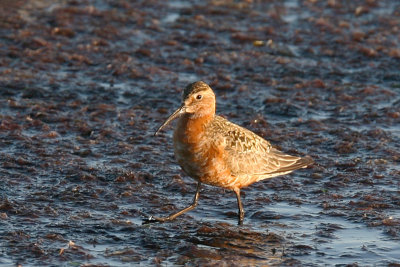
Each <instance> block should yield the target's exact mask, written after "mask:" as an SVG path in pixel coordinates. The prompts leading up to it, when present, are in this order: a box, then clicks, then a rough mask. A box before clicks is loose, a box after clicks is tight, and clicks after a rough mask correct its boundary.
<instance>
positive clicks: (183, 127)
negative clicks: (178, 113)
mask: <svg viewBox="0 0 400 267" xmlns="http://www.w3.org/2000/svg"><path fill="white" fill-rule="evenodd" d="M214 116H215V114H207V115H206V114H201V115H199V114H185V115H183V116H182V117H181V118H179V121H178V125H177V128H176V130H177V132H176V134H177V135H178V136H177V137H178V138H179V139H181V140H187V141H188V142H190V143H192V142H198V141H199V138H201V136H202V135H203V133H204V131H205V128H206V127H207V125H208V124H209V123H210V122H211V121H212V120H213V119H214Z"/></svg>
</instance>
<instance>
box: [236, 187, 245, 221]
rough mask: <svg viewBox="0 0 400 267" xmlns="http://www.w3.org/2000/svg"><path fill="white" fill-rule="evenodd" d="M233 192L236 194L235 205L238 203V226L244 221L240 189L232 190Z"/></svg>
mask: <svg viewBox="0 0 400 267" xmlns="http://www.w3.org/2000/svg"><path fill="white" fill-rule="evenodd" d="M233 191H234V192H235V194H236V198H237V203H238V209H239V214H238V215H239V222H238V224H239V225H242V224H243V219H244V210H243V206H242V201H241V200H240V189H239V188H235V189H233Z"/></svg>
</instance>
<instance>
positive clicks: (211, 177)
mask: <svg viewBox="0 0 400 267" xmlns="http://www.w3.org/2000/svg"><path fill="white" fill-rule="evenodd" d="M211 121H212V119H210V118H207V117H204V118H197V119H190V117H188V116H186V117H185V116H183V117H182V118H180V119H179V121H178V125H177V127H176V129H175V132H174V152H175V158H176V160H177V161H178V163H179V165H180V166H181V167H182V169H183V170H184V171H185V172H186V174H188V175H189V176H191V177H192V178H194V179H196V180H198V181H201V182H202V183H206V184H210V185H216V186H220V187H227V184H228V180H229V178H230V176H231V175H230V170H229V168H227V166H226V163H225V157H226V155H225V149H224V147H225V145H224V142H223V140H221V138H220V137H219V136H210V132H209V131H208V128H207V126H208V125H209V123H210V122H211Z"/></svg>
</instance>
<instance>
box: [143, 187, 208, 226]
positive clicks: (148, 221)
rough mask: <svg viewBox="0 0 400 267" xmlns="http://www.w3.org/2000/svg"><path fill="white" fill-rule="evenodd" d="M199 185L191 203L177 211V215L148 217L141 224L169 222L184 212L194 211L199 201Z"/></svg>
mask: <svg viewBox="0 0 400 267" xmlns="http://www.w3.org/2000/svg"><path fill="white" fill-rule="evenodd" d="M200 185H201V183H200V182H199V183H198V184H197V189H196V194H195V195H194V198H193V203H192V204H191V205H190V206H189V207H187V208H184V209H183V210H180V211H178V212H177V213H173V214H171V215H169V216H168V217H154V216H150V218H148V219H147V220H145V221H144V222H143V223H144V224H146V223H152V222H166V221H171V220H173V219H175V218H176V217H178V216H180V215H182V214H184V213H185V212H188V211H190V210H192V209H194V208H195V207H196V206H197V202H198V200H199V195H200Z"/></svg>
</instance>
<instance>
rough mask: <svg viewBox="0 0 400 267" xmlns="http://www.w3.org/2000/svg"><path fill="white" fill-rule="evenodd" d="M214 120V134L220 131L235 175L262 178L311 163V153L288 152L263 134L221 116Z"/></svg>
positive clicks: (226, 159) (227, 162) (219, 133)
mask: <svg viewBox="0 0 400 267" xmlns="http://www.w3.org/2000/svg"><path fill="white" fill-rule="evenodd" d="M214 121H215V123H214V125H213V127H214V133H213V135H214V137H215V136H218V135H220V138H219V140H223V142H224V146H225V151H226V158H225V161H226V164H227V166H228V168H229V169H230V170H231V173H232V175H234V176H241V175H246V176H259V178H260V179H263V178H268V177H274V176H277V175H280V174H285V173H289V172H292V171H294V170H296V169H299V168H304V167H306V166H307V165H309V164H311V163H312V159H311V158H310V157H304V158H301V157H296V156H291V155H287V154H285V153H283V152H281V151H279V150H277V149H275V148H273V147H272V146H271V144H270V143H269V142H268V141H267V140H265V139H263V138H262V137H260V136H258V135H256V134H255V133H253V132H251V131H249V130H247V129H245V128H243V127H241V126H239V125H236V124H234V123H232V122H229V121H228V120H226V119H224V118H222V117H220V116H216V118H215V120H214ZM221 135H223V136H221ZM260 179H257V180H260Z"/></svg>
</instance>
